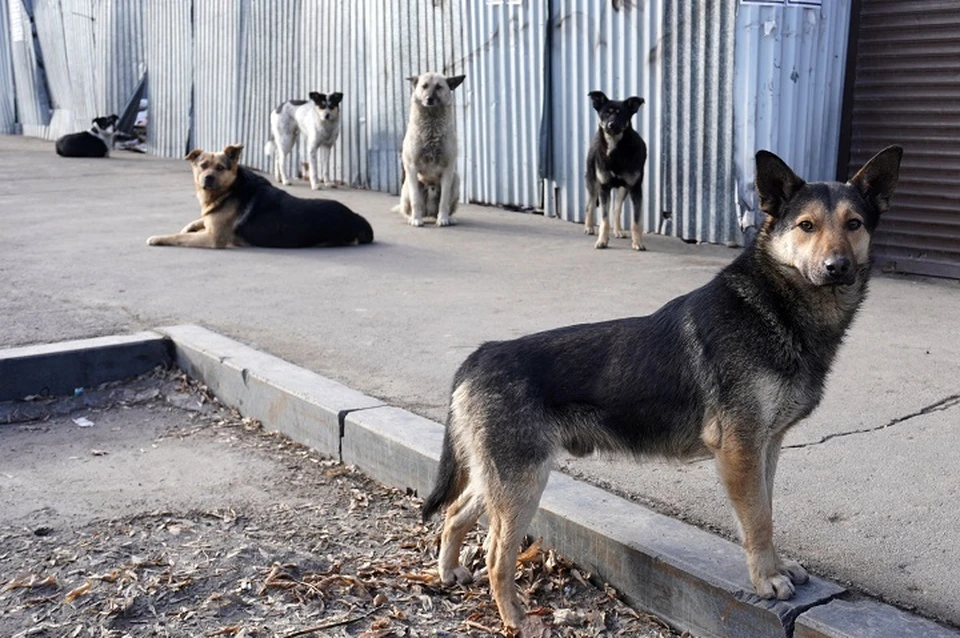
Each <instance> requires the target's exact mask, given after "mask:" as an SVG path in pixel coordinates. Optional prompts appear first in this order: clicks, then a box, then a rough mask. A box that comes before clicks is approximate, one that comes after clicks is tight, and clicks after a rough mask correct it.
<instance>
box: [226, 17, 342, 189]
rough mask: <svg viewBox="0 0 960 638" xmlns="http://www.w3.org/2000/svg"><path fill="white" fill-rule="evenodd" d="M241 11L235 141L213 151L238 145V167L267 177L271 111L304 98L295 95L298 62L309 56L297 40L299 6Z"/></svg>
mask: <svg viewBox="0 0 960 638" xmlns="http://www.w3.org/2000/svg"><path fill="white" fill-rule="evenodd" d="M322 4H327V3H322ZM243 6H244V15H243V17H242V20H241V23H242V32H241V38H242V39H241V44H240V50H241V51H242V52H243V55H242V58H241V60H242V62H241V64H242V68H241V69H240V77H241V78H242V80H241V81H240V84H239V90H240V92H239V95H237V98H238V99H237V102H238V105H239V110H238V111H237V137H236V138H235V139H227V138H224V139H222V140H221V141H219V142H218V143H217V144H215V145H214V147H215V148H217V149H220V148H223V146H224V145H226V144H230V143H233V142H235V141H242V142H243V143H244V144H245V145H246V148H245V150H244V157H243V163H244V164H247V165H250V166H253V167H256V168H259V169H261V170H265V171H269V170H271V169H272V166H273V160H272V158H270V157H267V155H266V154H265V153H264V146H265V145H266V143H267V140H269V139H270V111H272V110H273V109H274V108H275V107H276V106H277V105H278V104H280V103H281V102H283V101H284V100H287V99H290V98H294V97H299V98H302V99H306V97H307V96H306V94H301V93H300V57H301V53H303V55H308V54H309V53H308V52H307V51H304V49H303V47H302V45H301V40H300V38H301V36H302V29H301V27H300V24H301V18H302V11H301V2H300V0H269V1H265V0H252V1H250V2H248V3H246V4H245V5H243ZM303 146H305V145H304V144H301V147H303ZM293 175H296V173H293Z"/></svg>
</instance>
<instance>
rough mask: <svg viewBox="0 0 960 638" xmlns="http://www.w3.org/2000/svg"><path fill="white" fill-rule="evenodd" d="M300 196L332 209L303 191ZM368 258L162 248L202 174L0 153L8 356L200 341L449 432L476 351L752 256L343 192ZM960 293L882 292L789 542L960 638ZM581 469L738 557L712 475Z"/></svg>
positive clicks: (655, 295)
mask: <svg viewBox="0 0 960 638" xmlns="http://www.w3.org/2000/svg"><path fill="white" fill-rule="evenodd" d="M290 190H291V191H292V192H293V193H295V194H297V195H300V196H317V194H315V193H313V192H311V191H310V190H309V189H308V188H307V187H306V186H305V185H302V184H298V185H296V186H293V187H290ZM323 196H329V197H335V198H337V199H340V200H342V201H344V202H346V203H348V204H349V205H351V206H352V207H353V208H354V209H355V210H356V211H357V212H360V213H361V214H363V215H364V216H366V217H367V219H369V220H370V222H371V224H372V225H373V227H374V231H375V233H376V238H377V241H376V243H375V244H373V245H372V246H366V247H349V248H339V249H311V250H300V251H275V250H262V249H239V250H226V251H212V250H193V249H182V248H161V247H147V246H146V244H145V240H146V238H147V237H148V236H150V235H154V234H161V233H167V232H173V231H175V230H177V229H179V228H180V227H181V226H183V225H184V224H185V223H186V222H188V221H190V220H192V219H194V218H195V217H196V216H197V215H198V206H197V202H196V199H195V198H194V196H193V187H192V182H191V177H190V171H189V170H188V167H187V165H186V164H185V163H184V162H180V161H169V160H160V159H156V158H151V157H144V156H136V155H131V154H127V153H117V154H115V156H114V157H111V158H110V159H109V160H65V159H61V158H58V157H56V156H55V155H54V153H53V146H52V144H50V143H47V142H43V141H38V140H32V139H26V138H20V137H5V136H0V317H3V318H4V319H5V321H4V322H3V324H2V325H3V328H2V329H0V347H5V346H14V345H25V344H30V343H38V342H48V341H60V340H64V339H70V338H80V337H88V336H96V335H105V334H114V333H123V332H132V331H135V330H141V329H144V328H151V327H155V326H158V325H163V324H172V323H200V324H203V325H207V326H208V327H210V328H212V329H214V330H217V331H218V332H222V333H224V334H227V335H229V336H232V337H234V338H236V339H238V340H240V341H242V342H244V343H247V344H249V345H251V346H254V347H256V348H259V349H262V350H265V351H267V352H269V353H271V354H274V355H277V356H279V357H282V358H284V359H287V360H289V361H291V362H293V363H296V364H298V365H301V366H304V367H306V368H309V369H311V370H314V371H316V372H318V373H320V374H323V375H325V376H328V377H331V378H334V379H337V380H339V381H341V382H343V383H345V384H346V385H349V386H351V387H353V388H356V389H357V390H360V391H362V392H365V393H367V394H370V395H373V396H375V397H378V398H380V399H382V400H384V401H387V402H389V403H392V404H395V405H398V406H401V407H404V408H407V409H409V410H411V411H413V412H416V413H418V414H421V415H423V416H426V417H429V418H432V419H435V420H438V421H442V420H443V416H444V413H445V410H446V401H447V394H448V391H449V385H450V380H451V378H452V375H453V372H454V370H455V369H456V367H457V366H458V365H459V363H460V362H461V361H462V360H463V359H464V358H465V357H466V355H467V354H468V353H469V352H470V351H471V350H472V349H473V348H475V347H476V346H477V345H478V344H479V343H481V342H483V341H485V340H489V339H503V338H509V337H513V336H519V335H522V334H526V333H529V332H533V331H536V330H542V329H547V328H552V327H556V326H560V325H566V324H570V323H578V322H586V321H596V320H603V319H610V318H615V317H623V316H630V315H640V314H647V313H649V312H651V311H653V310H655V309H656V308H657V307H659V306H660V305H662V304H663V303H664V302H666V301H668V300H669V299H671V298H673V297H675V296H677V295H678V294H682V293H684V292H687V291H689V290H690V289H692V288H694V287H696V286H698V285H700V284H702V283H704V282H706V281H707V280H708V279H709V278H710V277H711V276H712V275H713V274H714V273H715V272H716V271H717V270H718V269H719V268H720V267H721V266H722V265H723V264H725V263H727V262H728V261H729V260H730V259H732V258H733V257H734V255H735V251H734V250H732V249H729V248H723V247H717V246H690V245H687V244H684V243H682V242H679V241H677V240H674V239H670V238H662V237H657V236H650V237H649V238H647V239H646V240H645V241H646V244H647V247H648V249H649V250H648V251H647V252H646V253H641V254H638V253H634V252H632V251H631V250H629V242H628V240H616V241H614V242H613V246H612V247H611V248H610V249H608V250H606V251H597V250H594V249H593V248H592V239H588V238H586V237H584V236H583V234H582V230H581V228H580V227H579V226H577V225H575V224H569V223H565V222H561V221H557V220H551V219H544V218H542V217H539V216H532V215H524V214H520V213H511V212H506V211H501V210H498V209H493V208H484V207H476V206H463V207H461V209H460V210H459V212H458V213H457V216H456V219H457V221H458V222H459V224H458V225H457V226H455V227H452V228H443V229H437V228H434V227H426V228H421V229H416V228H412V227H409V226H407V225H405V224H404V223H403V222H402V219H401V218H400V217H399V216H398V215H396V214H394V213H390V212H389V209H390V207H391V206H393V205H394V203H395V198H394V197H390V196H386V195H383V194H379V193H369V192H363V191H351V190H334V191H327V192H325V193H323ZM958 315H960V286H958V285H957V283H956V282H949V281H936V280H919V279H913V278H905V277H898V276H878V277H877V278H875V280H874V281H873V283H872V284H871V295H870V298H869V299H868V300H867V302H866V303H865V305H864V307H863V309H862V311H861V313H860V316H859V317H858V319H857V321H856V322H855V324H854V326H853V329H852V330H851V332H850V334H849V335H848V338H847V342H846V345H845V346H844V348H842V350H841V354H840V356H839V358H838V361H837V364H836V366H835V368H834V371H833V374H832V377H831V379H830V382H829V383H828V385H827V392H826V396H825V399H824V401H823V403H822V404H821V407H820V408H819V409H818V410H817V412H816V413H815V414H814V415H813V416H812V417H811V418H810V419H808V420H807V422H805V423H803V424H801V425H799V426H798V427H797V428H795V429H794V430H793V431H792V432H791V433H790V435H789V436H788V439H787V442H786V449H785V450H784V453H783V455H782V460H781V463H780V470H779V472H778V478H777V495H776V498H775V499H774V500H775V516H776V537H777V540H778V543H779V545H780V547H781V548H782V549H783V550H784V551H785V553H787V554H789V555H792V556H794V557H796V558H799V559H800V560H802V561H803V562H804V563H805V564H806V565H807V566H808V567H809V568H810V569H811V570H812V571H813V572H815V573H817V574H819V575H821V576H825V577H829V578H833V579H836V580H838V581H840V582H842V583H845V584H852V585H853V586H854V587H856V588H859V589H861V590H863V591H865V592H868V593H870V594H874V595H877V596H879V597H881V598H883V599H884V600H886V601H889V602H894V603H897V604H900V605H902V606H905V607H908V608H911V609H916V610H918V611H920V612H922V613H924V614H927V615H930V616H934V617H937V618H940V619H943V620H946V621H948V622H950V623H952V624H955V625H960V597H958V596H957V595H956V587H955V585H954V584H953V574H954V573H955V571H956V570H957V569H958V568H960V554H958V553H957V552H956V548H957V547H960V509H958V508H957V506H956V504H957V502H958V498H960V470H958V469H957V464H956V462H955V452H954V449H955V441H956V440H957V438H958V436H960V418H958V417H960V336H958V333H957V331H956V326H957V316H958ZM564 465H565V469H567V470H568V471H570V472H571V473H573V474H576V475H579V476H583V477H585V478H588V479H589V480H591V481H593V482H595V483H598V484H600V485H604V486H607V487H609V488H611V489H613V490H614V491H616V492H618V493H620V494H622V495H626V496H628V497H630V498H634V499H636V500H638V501H641V502H643V503H647V504H649V505H651V506H653V507H654V508H656V509H658V510H660V511H662V512H665V513H668V514H672V515H675V516H677V517H679V518H682V519H684V520H687V521H691V522H694V523H697V524H699V525H702V526H705V527H708V528H710V529H713V530H715V531H718V532H720V533H722V534H725V535H730V536H732V535H733V534H734V531H735V525H734V522H733V518H732V515H731V514H730V512H729V508H728V506H727V504H726V500H725V497H724V495H723V491H722V488H721V487H720V485H719V483H718V481H717V478H716V475H715V472H714V470H713V467H712V464H711V463H709V462H707V461H700V462H693V463H685V464H677V463H664V462H657V461H649V462H644V463H643V464H637V463H634V462H631V461H618V462H610V461H609V460H608V459H600V460H583V461H577V462H565V463H564Z"/></svg>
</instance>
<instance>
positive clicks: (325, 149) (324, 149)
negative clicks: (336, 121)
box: [320, 146, 333, 186]
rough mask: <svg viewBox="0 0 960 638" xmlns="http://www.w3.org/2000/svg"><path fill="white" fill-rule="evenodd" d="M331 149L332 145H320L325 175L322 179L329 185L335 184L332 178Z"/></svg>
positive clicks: (321, 164)
mask: <svg viewBox="0 0 960 638" xmlns="http://www.w3.org/2000/svg"><path fill="white" fill-rule="evenodd" d="M331 151H332V147H330V146H321V147H320V166H321V168H322V169H323V176H322V177H321V180H320V181H321V182H322V183H323V184H325V185H327V186H333V181H332V180H331V179H330V156H331V155H333V153H332V152H331Z"/></svg>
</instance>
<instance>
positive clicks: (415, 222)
mask: <svg viewBox="0 0 960 638" xmlns="http://www.w3.org/2000/svg"><path fill="white" fill-rule="evenodd" d="M407 223H408V224H410V225H411V226H417V227H420V226H423V220H422V219H417V218H416V217H411V218H410V219H408V220H407Z"/></svg>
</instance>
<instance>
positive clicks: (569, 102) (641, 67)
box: [546, 0, 667, 230]
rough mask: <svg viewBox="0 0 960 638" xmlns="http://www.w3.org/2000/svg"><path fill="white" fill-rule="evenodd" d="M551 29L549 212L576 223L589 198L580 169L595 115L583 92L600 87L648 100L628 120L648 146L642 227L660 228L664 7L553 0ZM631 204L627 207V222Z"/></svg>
mask: <svg viewBox="0 0 960 638" xmlns="http://www.w3.org/2000/svg"><path fill="white" fill-rule="evenodd" d="M553 5H554V6H553V13H552V15H551V28H553V29H554V30H555V31H554V33H553V47H552V51H551V52H550V54H551V55H553V56H554V58H553V61H552V64H553V76H552V86H553V93H552V95H551V97H550V99H551V101H552V109H553V124H554V128H553V131H552V132H551V133H550V134H551V136H552V138H553V163H554V169H555V176H554V179H553V180H552V182H551V183H550V184H548V186H547V202H546V207H547V210H546V212H547V213H548V214H555V215H557V216H559V217H561V218H563V219H566V220H569V221H576V222H581V221H583V215H584V210H585V203H586V191H585V187H584V179H583V174H584V167H585V164H586V156H587V149H588V148H589V145H590V140H591V139H592V137H593V134H594V133H595V131H596V129H597V124H598V121H597V115H596V112H595V111H594V110H593V107H592V105H591V103H590V100H589V98H588V97H587V93H589V92H590V91H593V90H601V91H603V92H604V93H606V94H607V96H608V97H610V98H611V99H624V98H626V97H629V96H632V95H636V96H639V97H642V98H644V100H645V102H646V103H645V104H644V106H642V107H641V108H640V111H639V112H638V113H637V114H636V115H635V116H634V118H633V125H634V128H635V129H637V131H638V132H639V133H640V135H641V136H642V137H643V139H644V140H645V141H646V143H647V151H648V159H647V165H646V175H645V177H644V201H643V208H644V210H643V215H642V219H643V221H644V226H645V228H646V229H647V230H650V229H655V228H656V227H657V220H658V219H659V210H660V207H661V204H662V193H661V191H662V189H661V188H660V186H659V184H660V180H661V174H662V168H661V161H660V158H661V156H662V153H663V152H664V151H663V136H662V118H663V115H664V109H665V108H667V105H665V104H664V103H663V96H662V92H663V89H662V78H661V75H662V66H663V51H662V28H663V7H662V6H661V3H660V2H645V3H623V4H622V6H621V5H618V7H619V8H615V7H614V6H613V3H610V2H597V3H593V2H590V3H586V2H578V1H577V0H557V1H556V2H554V3H553ZM629 211H630V204H629V203H627V204H626V205H625V206H624V222H625V227H627V228H628V227H629V218H630V213H629Z"/></svg>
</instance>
